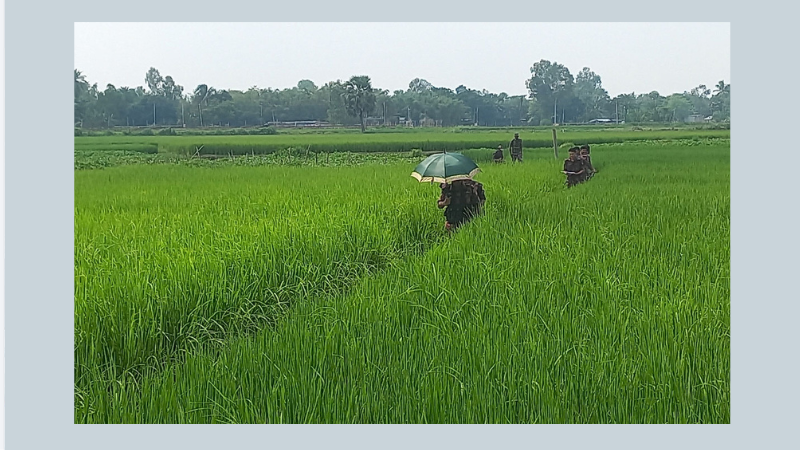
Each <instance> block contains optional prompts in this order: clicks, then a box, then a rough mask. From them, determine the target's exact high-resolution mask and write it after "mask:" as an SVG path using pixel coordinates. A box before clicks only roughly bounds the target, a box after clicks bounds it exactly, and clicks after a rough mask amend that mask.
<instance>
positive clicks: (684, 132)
mask: <svg viewBox="0 0 800 450" xmlns="http://www.w3.org/2000/svg"><path fill="white" fill-rule="evenodd" d="M514 132H519V134H520V138H522V140H523V144H524V146H525V147H526V148H552V147H553V135H552V131H551V130H550V129H537V130H531V129H521V130H515V129H495V130H481V129H479V130H476V131H462V129H459V128H453V129H440V130H436V131H429V130H426V129H420V130H414V131H408V132H372V133H365V134H361V133H358V134H355V133H340V134H324V133H317V134H301V133H285V132H283V133H281V134H277V135H272V136H121V135H115V136H92V137H89V136H79V137H75V150H95V151H98V150H132V151H140V152H145V153H151V152H153V146H156V148H157V151H160V152H163V153H174V154H185V155H193V154H200V155H208V154H221V155H229V154H232V155H246V154H256V155H258V154H269V153H273V152H276V151H280V150H283V149H286V148H289V147H293V148H298V149H303V150H306V151H310V152H315V153H329V152H344V151H348V152H406V151H410V150H413V149H419V150H422V151H443V150H446V151H460V150H465V149H470V148H482V147H486V148H497V146H498V145H502V146H503V148H507V147H508V144H509V142H510V141H511V139H512V138H513V137H514ZM712 138H725V139H729V138H730V130H724V129H723V130H714V129H686V128H678V129H674V130H670V129H666V130H638V129H634V128H625V129H619V128H608V129H596V128H589V129H585V130H584V129H582V128H580V127H574V128H568V129H566V130H565V129H561V130H559V132H558V140H559V142H574V143H577V144H585V143H592V144H602V143H621V142H631V141H645V140H682V139H712Z"/></svg>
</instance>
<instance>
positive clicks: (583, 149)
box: [581, 144, 597, 178]
mask: <svg viewBox="0 0 800 450" xmlns="http://www.w3.org/2000/svg"><path fill="white" fill-rule="evenodd" d="M590 151H591V149H590V147H589V144H583V145H581V158H584V159H585V160H586V164H587V166H588V167H589V178H591V177H593V176H594V174H596V173H597V169H595V168H594V166H593V165H592V156H591V153H590ZM584 152H585V153H584ZM584 154H585V155H586V156H585V157H584Z"/></svg>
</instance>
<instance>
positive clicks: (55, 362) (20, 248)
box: [5, 0, 798, 449]
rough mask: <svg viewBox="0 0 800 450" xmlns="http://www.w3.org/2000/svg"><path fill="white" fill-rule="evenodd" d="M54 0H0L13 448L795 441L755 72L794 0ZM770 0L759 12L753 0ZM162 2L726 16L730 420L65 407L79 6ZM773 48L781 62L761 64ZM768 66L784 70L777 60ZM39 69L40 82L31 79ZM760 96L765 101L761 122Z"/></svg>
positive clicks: (778, 113) (358, 16)
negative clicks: (248, 419) (414, 418)
mask: <svg viewBox="0 0 800 450" xmlns="http://www.w3.org/2000/svg"><path fill="white" fill-rule="evenodd" d="M48 3H49V4H47V5H42V3H40V2H27V1H23V0H8V1H7V2H6V91H5V92H6V100H7V111H8V112H11V113H12V114H8V113H7V115H6V133H7V134H6V149H8V151H7V152H6V173H5V176H6V216H5V217H6V258H7V259H6V277H5V282H6V286H5V288H6V290H5V295H6V296H5V298H6V305H5V308H6V309H5V313H6V316H5V317H6V321H5V327H6V328H5V330H6V336H7V338H6V355H5V356H6V365H5V370H6V416H5V418H6V428H5V432H6V446H7V448H9V449H21V448H26V449H27V448H42V449H47V448H81V449H91V448H121V449H128V448H130V449H139V448H154V449H155V448H195V449H200V448H217V449H218V448H241V447H277V448H319V447H324V448H330V447H334V448H348V449H353V448H397V449H406V448H416V447H422V448H462V447H466V448H518V447H541V448H554V447H556V448H563V447H567V448H596V447H598V446H600V447H609V448H637V449H650V448H665V449H666V448H669V449H674V448H735V447H739V446H742V447H745V448H788V447H791V445H790V443H791V442H796V441H797V439H796V438H795V439H791V440H790V435H789V432H788V429H789V427H790V426H791V425H794V423H795V420H793V419H795V418H796V416H797V413H794V414H793V412H794V411H795V409H796V408H795V405H796V401H795V400H796V397H797V391H798V388H797V387H796V386H797V384H796V377H797V375H796V374H797V373H798V372H797V370H796V369H797V363H796V361H795V358H793V356H794V355H796V354H797V352H796V349H792V348H790V347H788V345H787V344H789V343H791V342H793V339H792V338H793V337H794V334H793V331H794V328H795V327H793V325H795V322H796V320H797V319H796V317H797V312H798V307H797V302H796V294H795V297H794V300H795V301H792V299H793V298H792V297H790V296H788V295H785V294H787V293H789V292H791V291H789V287H790V283H789V281H790V280H791V276H792V275H793V274H792V273H791V269H792V268H794V267H797V263H796V261H795V260H794V258H792V256H793V252H794V250H797V238H795V237H794V236H793V235H791V234H790V231H791V230H792V229H793V228H794V227H792V225H793V223H792V219H797V214H796V212H794V211H793V210H792V209H793V208H788V207H789V206H795V207H796V205H797V203H796V200H794V199H788V200H787V199H785V198H784V197H785V196H786V195H787V194H786V193H787V191H788V190H789V189H791V188H792V187H793V186H794V183H793V179H791V178H790V177H788V176H784V177H782V176H775V175H774V170H775V169H774V168H773V167H774V164H775V163H774V162H773V158H777V156H776V157H773V156H772V154H769V153H767V152H768V149H767V148H764V147H765V145H764V144H765V140H763V139H760V137H759V135H758V132H759V131H761V130H764V131H767V130H769V131H767V132H773V133H774V132H775V131H774V130H783V131H789V132H791V131H792V130H793V129H794V127H793V126H792V125H794V124H791V123H790V118H792V117H793V114H792V112H793V111H789V104H790V102H783V103H782V104H777V105H775V104H768V102H767V101H766V98H767V97H769V96H773V95H774V94H775V93H767V95H764V94H765V88H764V86H765V83H775V84H776V85H777V84H779V83H781V78H778V77H779V76H780V75H783V73H787V74H791V73H795V72H794V71H793V69H794V67H795V65H796V62H795V61H793V60H789V61H788V62H784V61H785V58H786V56H790V55H792V54H794V52H796V50H791V49H788V48H787V49H786V51H785V52H784V51H782V49H781V48H780V46H781V45H786V44H788V43H790V42H796V35H795V34H794V29H795V27H794V26H791V25H790V24H789V23H788V19H789V17H796V16H795V15H794V14H789V11H788V10H787V7H785V6H774V7H770V5H771V4H774V5H778V4H779V3H778V2H770V1H766V2H763V1H762V2H758V5H757V6H756V7H753V8H747V7H742V6H739V5H740V4H741V3H737V4H734V3H732V2H726V1H713V2H704V3H702V4H698V3H696V2H693V1H686V0H674V1H672V2H670V3H668V4H658V5H656V4H652V5H650V4H647V3H642V2H639V1H614V2H610V1H604V2H591V1H589V0H579V1H577V0H573V1H570V2H569V4H568V5H566V4H561V5H554V6H553V7H552V8H549V9H548V7H547V6H545V5H542V4H536V3H522V2H519V1H515V2H506V1H503V0H501V1H495V2H491V3H490V4H486V5H480V4H468V3H463V2H451V3H450V4H445V5H442V4H433V3H431V2H424V1H418V0H411V1H403V2H398V3H396V4H387V5H388V6H391V8H387V7H386V5H385V6H381V5H380V4H375V3H371V2H360V5H361V6H359V7H354V6H350V7H345V5H342V4H340V3H334V2H321V1H318V0H315V1H313V2H312V4H313V5H312V4H309V2H304V3H303V4H301V5H297V6H295V4H291V3H288V4H277V5H276V4H270V3H266V2H259V1H257V0H249V1H236V0H233V1H228V2H225V3H223V4H220V3H217V2H212V1H208V0H195V1H183V2H170V3H162V2H160V1H153V0H141V1H138V2H135V3H124V4H120V3H110V2H101V1H89V0H75V1H73V2H48ZM353 3H355V2H351V4H353ZM781 4H782V3H781ZM43 6H44V7H43ZM756 8H757V9H756ZM764 11H766V12H769V14H758V13H759V12H764ZM154 12H157V13H154ZM762 16H764V18H763V19H762V18H761V17H762ZM154 19H160V20H164V21H182V20H183V21H231V22H234V21H248V20H250V21H252V20H257V21H386V20H391V21H509V20H513V21H543V22H544V21H559V20H569V21H570V22H579V21H596V22H615V21H654V20H659V21H676V22H677V21H717V22H731V49H732V51H734V50H735V51H734V57H733V58H732V64H733V67H735V70H733V72H735V74H736V76H735V80H731V81H732V82H733V83H734V84H735V85H736V87H735V88H734V89H735V90H736V91H735V93H734V95H733V100H732V101H733V106H732V107H733V114H734V116H735V121H736V123H737V124H746V125H747V128H745V127H744V125H743V126H741V127H737V128H735V130H734V131H733V132H732V134H733V136H734V138H733V142H732V146H731V195H732V197H731V238H732V242H731V252H732V261H731V264H732V265H731V289H732V298H731V329H732V330H733V331H732V334H733V336H732V339H731V359H732V360H731V365H732V376H731V389H732V395H731V421H732V422H731V425H713V426H711V425H710V426H682V425H673V426H658V425H642V426H633V425H620V426H608V425H603V426H599V425H582V426H580V425H578V426H567V425H563V426H560V425H537V426H530V425H513V426H512V425H509V426H494V425H493V426H466V425H450V426H420V425H405V426H381V425H363V426H350V427H345V426H336V425H320V426H313V427H310V428H309V427H308V426H302V425H284V426H275V425H270V426H236V427H235V428H233V427H234V426H216V427H214V426H184V427H180V426H174V425H158V426H155V425H137V426H135V427H136V428H128V427H123V426H122V425H105V426H102V425H101V426H82V425H74V424H73V417H74V412H73V404H72V402H73V399H72V392H73V386H72V372H73V367H72V348H71V347H72V345H71V343H72V341H73V322H72V320H70V318H72V317H73V314H74V309H73V296H72V292H73V289H74V280H73V276H74V275H73V245H74V244H73V240H74V221H73V211H74V208H73V192H74V173H73V166H72V155H71V152H68V151H64V150H65V149H66V148H68V147H71V146H72V130H71V124H70V121H69V118H70V117H72V114H73V113H72V106H71V96H72V93H71V92H72V90H70V89H69V86H68V81H69V79H70V77H69V73H70V71H71V70H72V69H73V57H72V55H73V49H72V44H73V38H72V36H73V24H74V22H86V21H142V22H144V21H153V20H154ZM574 31H575V30H574V29H572V30H570V31H569V32H574ZM565 32H567V31H566V30H565ZM532 45H535V43H532ZM781 58H783V59H781ZM765 60H767V61H778V63H773V62H769V63H768V64H766V65H765V66H764V67H765V68H764V69H760V68H759V65H761V64H762V62H763V61H765ZM777 68H781V69H783V70H784V71H785V72H781V73H780V75H778V72H777V71H776V69H777ZM41 86H46V87H48V88H50V89H48V90H44V89H38V88H36V87H41ZM27 87H33V88H32V89H28V88H27ZM795 95H796V94H795ZM773 98H774V97H773ZM31 99H33V100H34V102H35V103H32V102H30V101H29V100H31ZM44 102H47V103H48V104H49V105H51V106H52V107H53V108H55V109H56V110H57V111H58V113H59V115H60V116H62V117H63V119H64V120H63V121H62V122H59V123H53V124H41V123H38V122H37V121H36V120H35V118H36V117H37V105H38V104H39V103H44ZM752 111H771V113H772V116H771V117H769V122H767V121H766V119H767V117H766V116H765V115H756V114H753V113H752ZM759 119H760V121H759ZM34 136H35V138H33V137H34ZM781 137H782V138H783V139H782V140H786V138H785V137H783V136H781ZM766 143H767V145H769V144H772V145H775V144H777V143H775V144H773V143H772V141H771V140H769V141H766ZM28 149H30V151H31V152H33V151H35V152H36V155H35V156H33V155H31V154H30V153H29V152H27V151H26V150H28ZM788 192H789V193H791V191H788ZM776 193H781V194H782V195H775V194H776ZM790 258H791V259H790ZM784 299H785V300H784ZM792 350H794V351H792ZM566 427H570V428H566ZM571 427H581V428H571Z"/></svg>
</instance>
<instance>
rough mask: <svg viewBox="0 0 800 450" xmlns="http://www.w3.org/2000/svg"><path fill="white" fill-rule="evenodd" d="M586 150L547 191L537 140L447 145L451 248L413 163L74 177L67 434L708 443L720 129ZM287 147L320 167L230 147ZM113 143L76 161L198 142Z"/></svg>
mask: <svg viewBox="0 0 800 450" xmlns="http://www.w3.org/2000/svg"><path fill="white" fill-rule="evenodd" d="M682 132H686V131H682ZM586 133H587V135H586V136H583V138H585V139H586V141H588V142H590V143H592V144H593V145H592V160H593V163H594V165H595V167H596V168H597V169H598V170H599V173H598V174H597V175H596V176H595V177H594V178H593V179H592V180H590V181H589V182H587V183H584V184H581V185H578V186H576V187H574V188H572V189H566V188H565V187H564V176H563V175H562V174H561V172H560V171H561V168H562V164H563V157H565V156H566V155H562V159H560V160H555V159H554V158H553V150H552V143H550V148H549V149H548V148H547V145H542V146H541V147H542V148H535V147H534V148H526V152H525V162H524V163H523V164H517V165H512V164H510V163H506V164H502V165H492V164H490V163H486V162H483V161H485V160H486V159H487V158H488V155H489V154H490V152H491V150H488V148H491V147H496V145H497V144H495V145H493V146H489V145H485V146H486V147H488V148H486V149H480V147H484V145H472V146H470V147H465V148H469V149H472V150H467V151H465V153H467V154H469V155H470V156H472V157H473V158H474V159H475V160H476V161H479V164H480V165H481V167H482V169H483V172H482V173H480V174H478V175H477V176H476V179H477V180H478V181H480V182H481V183H483V185H484V188H485V190H486V196H487V203H486V208H485V214H483V215H482V216H481V217H479V218H477V219H475V220H474V221H473V222H471V223H469V224H467V225H465V226H464V227H462V228H461V229H459V230H458V231H457V232H455V233H453V234H452V235H447V233H446V232H445V231H444V228H443V222H444V217H443V215H442V211H441V210H439V209H437V207H436V199H437V197H438V195H439V189H438V186H436V185H430V184H420V183H418V182H416V181H415V180H414V179H413V178H411V177H410V173H411V171H412V170H413V169H414V166H415V165H416V163H417V162H419V161H420V160H421V159H422V156H419V155H416V156H412V155H405V156H402V157H398V158H394V159H392V158H382V157H381V158H378V157H375V158H373V159H371V160H370V159H367V160H364V161H362V163H358V158H356V157H355V156H346V155H345V156H342V155H333V156H332V157H333V158H334V163H333V164H332V163H330V159H328V160H327V161H326V163H325V164H323V163H322V162H321V160H320V159H319V157H317V159H315V160H313V162H312V158H313V156H309V155H307V154H306V155H303V154H300V153H298V154H286V155H284V154H280V156H279V157H277V156H276V157H275V158H278V159H269V160H267V159H258V153H259V152H257V151H256V152H252V153H254V155H253V158H252V159H247V158H240V159H235V160H230V161H228V160H225V161H223V160H219V161H203V162H202V163H197V164H184V163H181V162H180V160H177V161H166V162H164V163H162V164H148V163H139V162H136V161H134V162H133V163H131V164H125V165H114V164H108V165H104V166H103V167H104V168H102V169H101V170H97V169H92V168H91V167H92V166H87V167H86V168H85V169H86V170H76V171H75V319H74V321H75V336H74V339H75V342H74V347H75V350H74V358H75V372H74V375H75V380H74V422H75V423H730V235H729V233H730V143H729V140H727V137H728V136H729V131H726V133H727V135H726V136H721V135H709V136H686V137H683V138H682V139H679V136H671V137H669V138H668V139H670V140H668V141H665V140H662V141H653V139H657V138H659V137H658V136H650V137H649V139H646V140H645V139H643V140H641V141H637V140H628V141H627V142H613V140H611V141H606V143H597V144H595V142H598V140H597V139H598V138H596V137H593V136H594V135H592V136H589V135H590V134H592V133H591V132H586ZM594 133H601V132H599V131H598V132H594ZM609 133H611V132H609ZM692 133H696V131H692ZM715 133H719V132H718V131H715ZM507 134H508V133H503V134H499V135H498V139H499V138H500V137H502V139H501V140H499V142H500V143H502V144H503V145H504V147H506V146H507V142H506V141H507V140H510V137H509V136H507ZM541 134H542V139H543V140H544V139H546V138H550V137H551V136H548V135H547V134H546V133H541ZM387 135H388V134H387ZM487 135H488V133H487ZM375 136H376V135H371V138H373V139H374V138H375ZM388 136H391V135H388ZM439 136H441V134H440V135H439ZM295 137H297V139H301V138H302V139H305V140H304V141H303V143H306V142H308V143H311V144H312V152H313V151H314V147H315V146H317V145H323V144H324V143H325V142H327V143H328V144H324V145H329V146H330V147H327V149H328V150H330V151H334V149H335V151H337V152H338V151H339V150H340V149H339V147H336V145H340V144H339V143H337V142H338V141H336V138H339V136H335V137H332V136H322V137H320V136H317V135H308V136H303V135H287V136H282V135H276V136H258V137H250V136H244V137H241V139H242V140H246V139H257V140H258V142H268V143H267V144H264V145H265V146H268V145H272V143H271V141H267V140H268V139H271V138H281V139H286V141H281V145H284V144H287V143H289V138H292V139H294V138H295ZM126 138H128V141H126V142H119V139H120V138H119V137H116V136H109V137H104V138H85V139H87V140H88V139H95V141H87V142H94V143H97V142H99V141H96V140H98V139H107V140H108V142H109V143H111V142H112V141H113V140H114V139H116V141H113V142H117V143H119V144H125V145H133V144H153V143H155V144H157V145H158V147H159V149H158V150H159V152H164V151H168V152H174V153H180V151H182V150H181V149H183V148H188V146H189V145H194V143H195V142H194V139H208V140H209V141H207V142H213V141H215V140H216V138H217V137H216V136H212V137H204V136H203V137H176V138H174V139H173V137H171V136H164V137H160V136H159V137H153V138H150V139H152V140H150V141H147V140H142V141H136V142H134V141H133V140H134V138H133V137H126ZM212 138H215V139H212ZM222 138H225V139H228V141H222V140H220V142H228V144H226V145H229V144H230V143H231V142H234V143H237V145H239V143H240V142H238V141H236V140H235V139H234V138H233V137H220V139H222ZM236 138H239V137H236ZM312 138H313V139H312ZM322 138H325V139H327V141H326V140H324V139H322ZM345 138H346V139H356V138H357V139H366V140H364V141H363V145H364V146H367V145H373V146H374V145H375V144H376V143H378V144H381V145H384V146H385V148H383V149H384V150H385V151H401V150H402V151H408V150H410V149H412V148H420V146H419V145H418V143H419V142H425V140H424V139H422V138H420V139H422V140H420V141H419V142H409V141H408V140H406V141H401V140H397V141H391V139H389V138H382V137H381V138H380V139H387V140H386V141H381V142H378V141H375V140H373V141H369V140H368V138H370V135H367V137H363V138H362V137H361V136H360V135H344V136H343V137H341V139H343V140H342V141H341V143H348V142H349V141H348V142H345V140H344V139H345ZM506 138H508V139H506ZM137 139H146V138H137ZM181 139H183V140H184V141H183V142H182V141H181ZM187 139H188V140H189V141H191V142H189V141H186V140H187ZM232 139H233V140H232ZM317 139H319V141H318V142H319V144H314V142H317V141H316V140H317ZM406 139H408V138H406ZM481 139H484V138H483V137H482V138H481ZM487 139H488V138H487ZM523 139H526V140H527V141H535V139H536V135H535V133H534V136H524V135H523ZM569 139H571V138H570V137H568V136H567V137H560V140H561V141H562V142H566V141H567V140H569ZM622 140H624V139H622ZM81 142H82V138H76V155H77V152H78V150H79V149H78V147H79V143H81ZM198 142H199V141H198ZM252 142H256V141H252ZM354 142H355V144H358V142H356V141H352V142H349V143H350V144H353V143H354ZM437 142H448V141H447V139H446V138H441V140H440V141H437ZM452 142H455V141H452ZM459 142H461V144H459V145H467V144H475V143H474V142H466V141H459ZM476 142H477V140H476ZM481 142H484V141H482V140H481ZM481 142H478V144H480V143H481ZM487 142H488V141H487ZM575 142H576V143H577V142H578V140H575ZM583 142H585V141H584V140H581V141H580V143H583ZM84 143H85V142H84ZM289 144H291V145H295V144H298V145H299V141H298V143H295V142H291V143H289ZM221 145H222V144H221ZM246 145H248V144H246V143H244V144H242V148H244V146H246ZM342 145H344V144H342ZM358 145H361V144H358ZM358 145H356V146H355V147H348V149H349V150H347V151H351V152H354V153H358V152H359V151H361V150H362V148H361V147H358ZM415 145H416V146H415ZM100 147H102V145H100ZM237 148H238V147H237ZM364 148H366V147H364ZM133 151H135V150H133ZM276 151H277V150H276ZM241 153H242V154H245V153H247V152H241ZM261 153H270V152H261ZM141 154H142V157H150V156H152V155H150V154H148V152H143V153H141ZM280 158H284V159H280ZM329 158H330V157H329ZM337 158H339V159H337ZM76 168H77V167H76Z"/></svg>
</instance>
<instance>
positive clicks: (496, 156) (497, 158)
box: [492, 145, 503, 163]
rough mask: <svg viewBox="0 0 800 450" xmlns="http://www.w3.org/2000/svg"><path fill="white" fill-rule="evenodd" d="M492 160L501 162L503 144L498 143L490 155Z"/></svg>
mask: <svg viewBox="0 0 800 450" xmlns="http://www.w3.org/2000/svg"><path fill="white" fill-rule="evenodd" d="M492 161H494V162H496V163H501V162H503V146H502V145H498V146H497V150H495V152H494V155H492Z"/></svg>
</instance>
